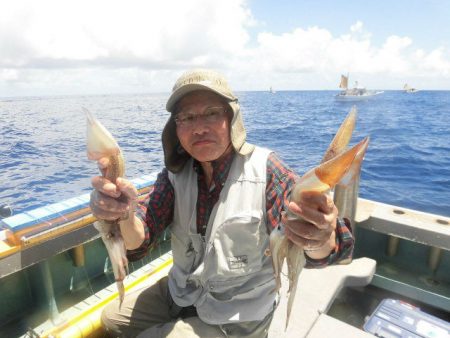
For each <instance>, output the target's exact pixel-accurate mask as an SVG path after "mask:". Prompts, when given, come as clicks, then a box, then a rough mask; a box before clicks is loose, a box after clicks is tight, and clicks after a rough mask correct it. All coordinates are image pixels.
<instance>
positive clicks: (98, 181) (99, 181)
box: [91, 176, 121, 198]
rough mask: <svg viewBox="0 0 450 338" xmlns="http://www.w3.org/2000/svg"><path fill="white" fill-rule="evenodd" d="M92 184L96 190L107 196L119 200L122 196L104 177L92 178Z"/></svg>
mask: <svg viewBox="0 0 450 338" xmlns="http://www.w3.org/2000/svg"><path fill="white" fill-rule="evenodd" d="M91 184H92V187H93V188H94V189H95V190H98V191H99V192H101V193H103V194H105V195H108V196H111V197H115V198H117V197H119V196H120V194H121V192H120V190H119V189H118V188H117V186H116V185H115V184H114V183H112V182H111V181H109V180H108V179H106V178H104V177H103V176H95V177H92V179H91Z"/></svg>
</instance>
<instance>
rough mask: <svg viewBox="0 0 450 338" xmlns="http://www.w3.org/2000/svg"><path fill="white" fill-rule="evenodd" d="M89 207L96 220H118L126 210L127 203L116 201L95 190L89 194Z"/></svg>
mask: <svg viewBox="0 0 450 338" xmlns="http://www.w3.org/2000/svg"><path fill="white" fill-rule="evenodd" d="M89 205H90V207H91V210H92V213H93V214H94V215H95V216H96V217H97V218H99V219H105V220H115V219H118V218H119V217H120V216H121V215H122V214H123V213H124V212H126V210H127V209H128V203H124V202H121V201H118V200H117V199H114V198H112V197H110V196H107V195H105V194H102V193H101V192H99V191H97V190H94V191H93V192H92V193H91V199H90V203H89Z"/></svg>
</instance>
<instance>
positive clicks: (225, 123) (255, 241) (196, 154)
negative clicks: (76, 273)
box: [91, 70, 353, 338]
mask: <svg viewBox="0 0 450 338" xmlns="http://www.w3.org/2000/svg"><path fill="white" fill-rule="evenodd" d="M166 108H167V110H168V111H169V112H170V113H171V115H170V118H169V119H168V121H167V124H166V126H165V127H164V130H163V133H162V146H163V150H164V160H165V168H164V169H163V170H162V172H161V173H160V174H159V175H158V178H157V180H156V182H155V184H154V187H153V190H152V191H151V192H150V194H149V199H148V202H147V203H146V205H145V208H138V209H137V210H133V209H134V208H133V207H132V205H134V203H135V200H136V197H137V191H136V189H135V188H134V186H133V185H132V184H131V183H130V182H129V181H127V180H125V179H118V180H117V182H109V181H107V180H105V179H104V178H102V177H100V176H99V177H94V178H93V180H92V183H93V187H94V191H93V193H92V195H91V208H92V211H93V213H94V214H95V215H96V216H97V217H98V218H102V219H109V220H114V219H118V218H122V219H123V220H122V221H121V222H120V227H121V231H122V234H123V237H124V240H125V244H126V247H127V249H128V256H129V258H130V260H134V259H139V258H141V257H143V256H144V255H145V254H146V252H147V251H148V248H149V246H150V245H151V244H152V243H154V242H155V240H156V239H157V237H158V235H159V234H161V233H162V232H163V231H164V230H165V229H166V228H167V227H170V230H171V243H172V253H173V259H174V264H173V267H172V268H171V271H170V273H169V276H168V277H165V278H163V279H161V280H160V281H159V282H158V283H157V284H156V285H153V286H152V287H149V288H147V289H144V290H140V291H138V292H135V293H133V294H127V295H126V297H125V300H124V303H123V304H122V306H121V308H120V309H119V305H118V302H116V303H113V304H111V305H109V306H108V307H107V308H106V309H105V310H104V311H103V315H102V321H103V324H104V326H105V327H106V329H107V330H108V331H109V332H110V333H112V334H113V335H115V336H126V337H133V336H137V335H139V337H183V338H185V337H265V336H267V332H268V329H269V326H270V323H271V320H272V317H273V313H274V310H275V308H276V295H275V294H274V293H273V292H272V291H273V290H274V287H275V280H274V275H273V268H272V263H271V257H267V256H266V255H264V252H265V250H266V249H267V248H268V240H269V235H270V232H271V230H272V229H273V228H275V227H276V226H278V224H280V223H284V224H285V225H286V235H287V236H288V238H289V239H290V240H291V241H292V242H293V243H295V244H296V245H300V246H302V247H303V248H304V249H305V255H306V258H307V267H322V266H325V265H327V264H331V263H335V262H337V261H340V260H343V259H346V258H349V257H351V254H352V249H353V239H352V236H351V233H350V229H349V228H348V227H347V226H346V225H345V224H344V223H343V222H340V221H338V220H337V209H336V207H335V205H334V203H333V201H332V199H331V198H330V197H329V196H327V195H326V194H318V193H303V195H302V198H301V203H299V204H298V205H297V204H295V203H293V202H291V203H289V196H290V192H291V189H292V187H293V185H294V182H295V179H296V175H295V174H294V173H293V172H292V171H291V170H290V169H289V168H287V167H286V166H285V165H284V164H283V163H282V162H281V161H280V159H279V158H278V157H277V155H276V154H275V153H273V152H271V151H269V150H268V149H264V148H260V147H255V146H254V145H251V144H249V143H247V142H246V132H245V128H244V124H243V120H242V115H241V112H240V107H239V104H238V99H237V98H236V97H235V96H234V94H233V93H232V91H231V89H230V87H229V86H228V84H227V82H226V80H225V79H224V77H223V76H222V75H220V74H218V73H216V72H214V71H210V70H194V71H189V72H187V73H185V74H183V75H182V76H181V77H180V78H179V79H178V80H177V82H176V83H175V86H174V88H173V91H172V93H171V96H170V97H169V100H168V101H167V105H166ZM107 164H108V162H107V159H102V160H100V161H99V166H100V168H101V169H102V170H107ZM288 208H289V209H290V210H291V211H292V212H294V213H296V214H298V215H299V216H300V217H301V219H303V220H302V221H300V220H296V221H292V220H287V218H286V217H285V216H284V210H287V209H288ZM130 209H131V210H130ZM127 211H129V214H130V216H131V217H126V218H124V217H122V216H123V215H124V213H126V212H127ZM293 317H295V315H293Z"/></svg>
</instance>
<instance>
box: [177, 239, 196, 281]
mask: <svg viewBox="0 0 450 338" xmlns="http://www.w3.org/2000/svg"><path fill="white" fill-rule="evenodd" d="M171 235H172V237H171V246H172V255H173V258H174V264H175V265H176V269H175V270H176V275H177V276H176V282H177V284H178V285H179V286H180V287H185V286H186V280H187V278H188V276H189V275H190V274H191V273H192V272H193V270H194V268H195V261H196V256H197V253H196V252H195V250H194V246H193V244H192V241H191V238H190V237H189V236H188V235H186V236H183V237H181V236H180V237H179V236H177V234H176V233H175V232H174V231H172V234H171ZM181 238H183V239H181Z"/></svg>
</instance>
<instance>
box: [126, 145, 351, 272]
mask: <svg viewBox="0 0 450 338" xmlns="http://www.w3.org/2000/svg"><path fill="white" fill-rule="evenodd" d="M234 156H235V153H234V152H230V154H228V155H227V156H225V157H224V158H221V159H220V160H218V161H214V162H212V165H213V178H212V179H213V182H212V184H211V188H209V189H208V186H207V183H206V180H205V175H204V174H203V170H202V168H201V165H200V163H199V162H197V161H194V170H195V171H196V172H197V178H198V180H197V185H198V197H197V231H198V233H201V234H203V235H204V234H205V231H206V225H207V224H208V220H209V216H210V214H211V210H212V209H213V207H214V205H215V204H216V202H217V201H218V199H219V195H220V192H221V190H222V187H223V185H224V183H225V181H226V179H227V176H228V172H229V170H230V167H231V163H232V162H233V158H234ZM296 178H297V176H296V175H295V173H294V172H293V171H292V170H291V169H289V168H288V167H287V166H286V165H285V164H284V163H283V162H282V161H281V160H280V159H279V157H278V156H277V155H276V154H275V153H271V154H270V155H269V157H268V159H267V181H266V182H267V185H266V211H267V223H268V226H269V227H272V228H275V227H276V226H278V224H279V223H280V221H281V213H282V211H283V210H284V209H286V206H287V204H288V203H289V196H290V192H291V189H292V187H293V186H294V183H295V179H296ZM174 203H175V192H174V189H173V187H172V184H171V183H170V181H169V176H168V171H167V169H163V170H162V171H161V172H160V173H159V175H158V177H157V179H156V182H155V183H154V185H153V187H152V190H151V191H150V192H149V195H148V197H147V198H146V199H145V200H144V202H142V203H141V204H140V205H139V208H138V210H137V216H138V217H139V218H140V219H141V220H142V221H143V222H144V224H145V225H146V227H145V240H144V242H143V243H142V245H141V246H140V247H139V248H137V249H134V250H129V251H128V253H127V255H128V258H129V259H130V260H131V261H134V260H137V259H140V258H142V257H143V256H145V255H146V253H147V251H148V249H149V247H151V246H153V245H155V244H156V243H157V238H159V237H160V235H161V234H162V233H163V232H164V230H165V229H166V227H167V226H168V225H170V224H171V222H172V219H173V210H174ZM353 243H354V241H353V236H352V233H351V229H350V226H349V222H346V223H344V222H342V221H340V220H338V222H337V227H336V248H335V250H334V251H333V252H332V253H331V254H330V255H329V256H328V257H326V258H323V259H320V260H314V259H311V258H309V257H307V263H306V267H321V266H326V265H329V264H332V263H335V262H338V261H343V260H346V259H348V258H350V257H351V256H352V252H353Z"/></svg>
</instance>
